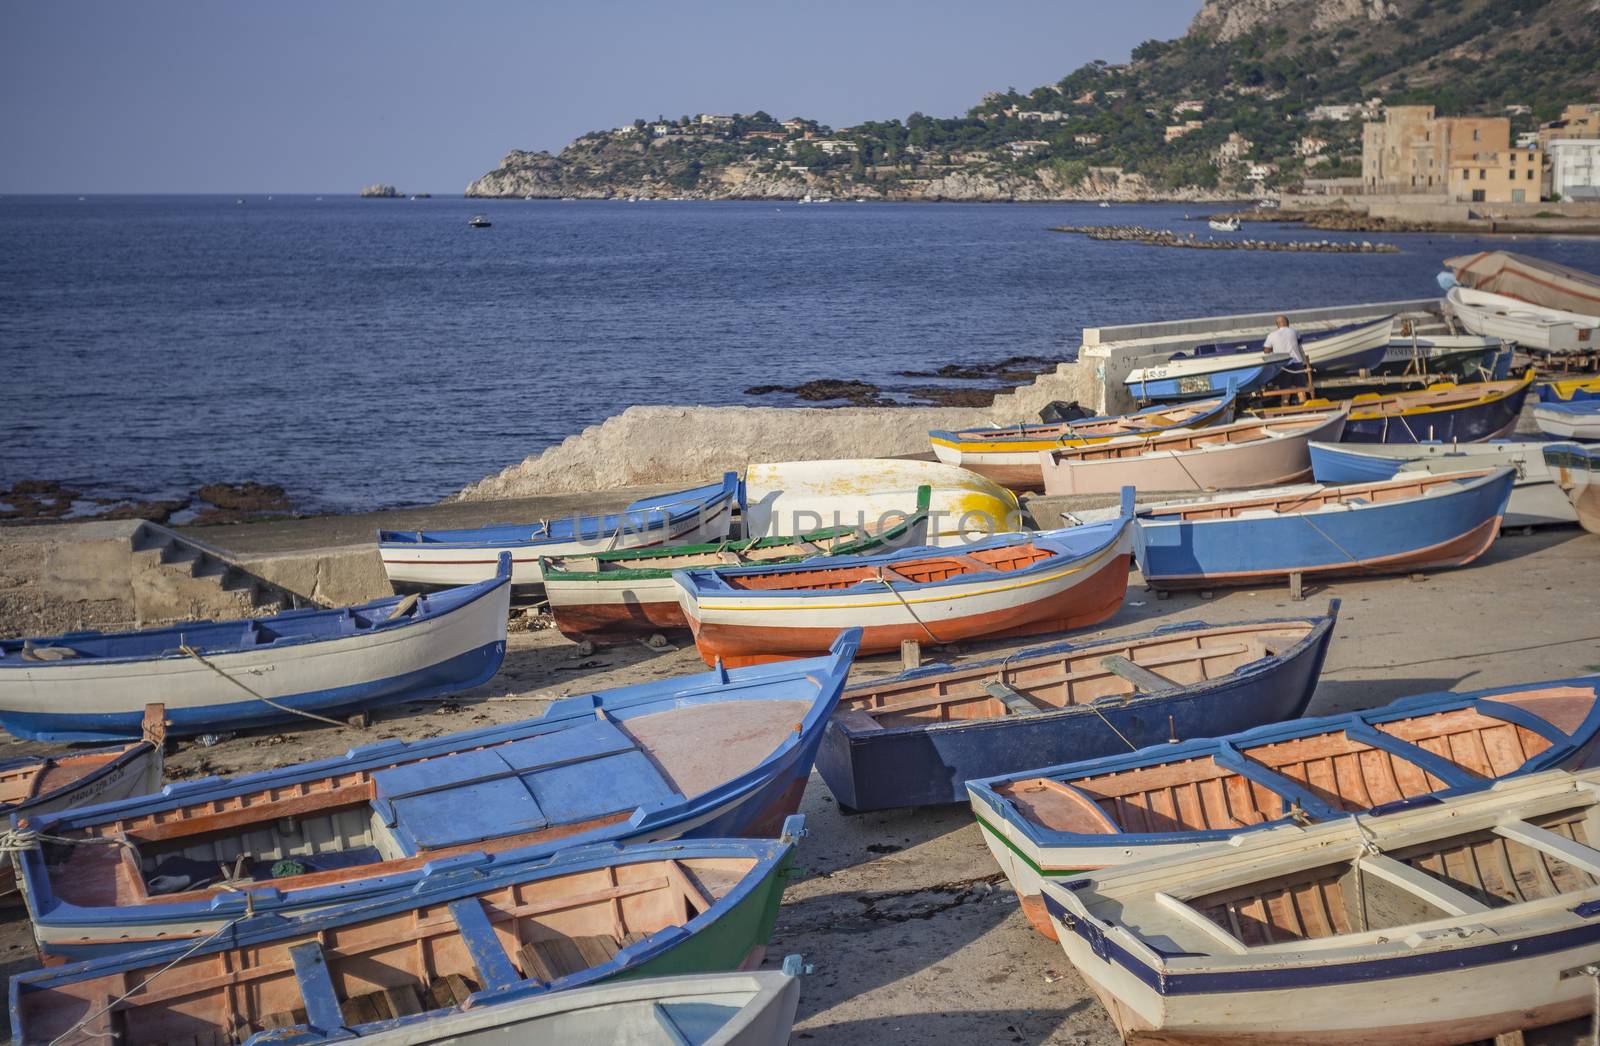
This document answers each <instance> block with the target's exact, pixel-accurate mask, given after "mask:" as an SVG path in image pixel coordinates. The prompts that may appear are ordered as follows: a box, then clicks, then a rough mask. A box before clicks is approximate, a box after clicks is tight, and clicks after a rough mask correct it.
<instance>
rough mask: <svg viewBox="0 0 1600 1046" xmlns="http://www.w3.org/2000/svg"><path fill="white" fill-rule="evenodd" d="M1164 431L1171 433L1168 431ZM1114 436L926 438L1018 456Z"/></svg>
mask: <svg viewBox="0 0 1600 1046" xmlns="http://www.w3.org/2000/svg"><path fill="white" fill-rule="evenodd" d="M1164 431H1169V432H1170V431H1171V430H1170V429H1167V430H1164ZM1121 435H1123V436H1130V435H1138V433H1129V432H1124V433H1121ZM1116 438H1117V437H1116V436H1074V437H1072V438H1071V439H1065V440H1062V439H1019V440H1009V441H1007V442H1004V443H1000V442H991V441H989V440H984V441H982V442H978V441H975V440H948V439H935V438H934V437H932V436H929V437H928V442H930V443H932V444H933V445H934V446H936V447H949V448H950V449H952V450H959V451H960V452H961V453H963V454H1020V453H1026V452H1027V451H1040V450H1057V449H1061V450H1069V449H1071V448H1073V447H1092V446H1094V445H1095V444H1096V443H1105V442H1107V441H1108V440H1113V439H1116Z"/></svg>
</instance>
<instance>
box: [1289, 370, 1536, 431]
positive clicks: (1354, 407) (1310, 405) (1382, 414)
mask: <svg viewBox="0 0 1600 1046" xmlns="http://www.w3.org/2000/svg"><path fill="white" fill-rule="evenodd" d="M1532 384H1533V372H1532V371H1529V372H1528V373H1527V374H1526V375H1524V376H1523V378H1522V380H1520V381H1518V382H1517V384H1515V385H1513V386H1512V387H1511V388H1509V389H1506V390H1505V391H1503V392H1495V393H1491V394H1489V395H1484V396H1479V397H1478V398H1477V399H1475V400H1465V401H1461V402H1456V403H1441V404H1439V405H1437V406H1421V407H1407V408H1406V409H1405V410H1401V411H1365V412H1363V411H1362V410H1361V407H1362V402H1361V401H1362V399H1363V398H1364V397H1362V396H1357V397H1356V398H1355V399H1353V400H1350V401H1349V404H1350V420H1352V421H1356V420H1366V419H1368V418H1408V417H1412V416H1414V415H1417V414H1437V413H1438V412H1440V411H1445V410H1461V409H1462V408H1464V407H1481V406H1483V405H1484V404H1486V403H1498V402H1499V401H1501V400H1503V399H1506V398H1507V397H1509V396H1515V395H1516V394H1517V393H1518V392H1520V391H1522V390H1523V389H1525V388H1527V387H1528V386H1529V385H1532ZM1466 387H1467V386H1464V385H1455V384H1452V383H1450V382H1441V383H1440V384H1438V385H1430V386H1429V387H1428V388H1427V390H1426V391H1428V392H1439V391H1443V390H1445V389H1460V388H1466ZM1368 395H1369V396H1371V397H1372V398H1373V399H1382V398H1383V397H1381V396H1378V395H1375V394H1371V393H1369V394H1368ZM1398 395H1402V396H1403V395H1405V393H1403V392H1402V393H1398ZM1341 405H1342V401H1337V400H1325V399H1315V400H1307V401H1306V402H1304V403H1302V404H1300V405H1299V406H1296V407H1278V408H1274V409H1273V410H1272V411H1268V412H1266V413H1269V414H1273V413H1277V412H1278V411H1284V412H1292V411H1298V412H1305V411H1317V410H1335V409H1337V408H1338V407H1340V406H1341Z"/></svg>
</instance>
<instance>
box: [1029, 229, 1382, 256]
mask: <svg viewBox="0 0 1600 1046" xmlns="http://www.w3.org/2000/svg"><path fill="white" fill-rule="evenodd" d="M1050 231H1051V232H1068V233H1076V234H1078V235H1081V236H1087V237H1089V239H1091V240H1111V241H1119V242H1123V243H1143V244H1148V245H1149V246H1151V247H1187V248H1189V249H1191V250H1200V251H1289V252H1306V253H1317V254H1394V253H1395V252H1397V251H1399V250H1400V248H1398V247H1396V246H1394V245H1393V244H1390V243H1371V242H1369V241H1367V240H1362V241H1361V242H1360V243H1346V242H1341V241H1336V240H1250V239H1243V240H1219V239H1215V238H1212V237H1207V238H1206V239H1201V238H1200V237H1198V236H1196V235H1195V234H1194V233H1192V232H1191V233H1188V234H1187V235H1185V234H1180V233H1176V232H1173V231H1172V230H1171V229H1147V228H1145V227H1144V226H1142V225H1057V226H1055V227H1053V228H1052V229H1051V230H1050Z"/></svg>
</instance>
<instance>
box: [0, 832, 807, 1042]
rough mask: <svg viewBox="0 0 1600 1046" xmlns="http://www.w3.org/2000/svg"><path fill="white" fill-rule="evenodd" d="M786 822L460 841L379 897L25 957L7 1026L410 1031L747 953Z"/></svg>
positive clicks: (138, 1033)
mask: <svg viewBox="0 0 1600 1046" xmlns="http://www.w3.org/2000/svg"><path fill="white" fill-rule="evenodd" d="M802 824H803V819H801V818H799V817H796V818H793V819H792V821H791V823H790V824H788V825H786V826H785V832H784V835H783V837H782V838H781V839H778V840H761V841H756V840H749V841H744V840H726V839H719V840H706V841H701V842H681V841H680V842H674V843H671V844H661V843H655V844H644V845H640V846H632V847H627V848H625V849H623V848H618V847H615V846H583V847H577V848H574V849H572V850H568V851H564V852H562V853H561V854H558V855H557V856H555V857H553V858H550V859H547V860H527V859H525V858H522V857H520V855H519V854H518V853H517V852H515V851H513V852H510V853H501V854H482V853H468V854H462V855H460V856H458V857H455V858H453V859H451V860H447V861H439V862H436V863H434V864H431V865H429V866H428V869H427V870H426V871H425V872H424V873H423V874H422V875H421V876H420V877H419V878H418V879H417V881H416V883H415V885H414V886H412V887H411V889H409V890H407V891H406V892H404V893H402V894H395V895H392V896H390V897H387V898H384V899H382V900H379V901H375V902H369V903H365V904H342V905H337V906H335V907H332V908H329V909H326V910H324V911H321V912H316V913H312V914H309V915H304V916H301V917H299V918H294V919H282V918H277V917H273V916H267V917H257V918H252V917H250V916H249V915H244V916H243V917H241V918H238V919H236V920H235V921H233V922H232V923H231V925H229V926H228V928H227V930H226V932H224V933H219V934H217V935H216V937H215V939H209V940H201V941H175V942H163V943H161V944H158V945H155V946H153V947H150V948H147V949H145V950H142V951H137V952H133V953H129V954H122V955H111V956H101V957H98V958H94V959H90V960H88V961H85V962H79V963H73V964H71V965H67V966H58V967H55V968H51V969H45V970H40V971H36V972H34V973H33V974H31V975H28V976H25V977H23V978H20V979H18V980H17V981H16V982H15V983H14V984H13V986H12V999H13V1000H14V1002H13V1005H12V1007H11V1019H12V1030H13V1041H14V1042H17V1043H19V1044H20V1043H41V1044H43V1043H50V1042H54V1041H58V1040H60V1039H63V1038H66V1039H74V1038H76V1037H80V1036H81V1037H84V1038H88V1039H94V1038H106V1039H110V1040H111V1041H113V1042H123V1043H130V1044H139V1043H170V1042H174V1041H181V1042H191V1043H192V1042H205V1043H216V1042H223V1043H226V1042H245V1041H250V1042H261V1043H264V1042H267V1041H273V1042H279V1041H285V1040H292V1041H294V1042H297V1043H317V1042H334V1041H350V1040H351V1039H352V1038H355V1037H359V1038H360V1039H362V1040H363V1041H364V1040H365V1039H366V1038H367V1035H368V1033H372V1034H374V1035H375V1036H377V1037H378V1039H379V1041H384V1042H389V1041H399V1042H414V1041H422V1042H426V1041H430V1040H431V1039H432V1038H433V1035H434V1033H435V1031H436V1029H435V1028H433V1027H430V1025H431V1024H432V1022H433V1021H435V1020H438V1019H443V1020H445V1021H447V1022H448V1021H450V1020H452V1019H456V1020H457V1021H458V1022H459V1018H460V1017H461V1016H462V1015H465V1014H472V1015H480V1014H482V1015H487V1016H490V1019H491V1020H493V1019H497V1018H498V1017H500V1016H504V1017H506V1018H510V1017H511V1016H512V1014H513V1012H514V1009H513V1008H514V1007H516V1006H517V1005H518V1004H519V1003H525V1002H528V1001H531V1000H537V999H541V998H544V997H547V996H550V995H558V996H559V994H560V993H562V992H564V991H566V990H568V989H572V988H581V987H585V986H589V985H595V984H602V983H606V982H609V981H613V980H619V979H623V978H639V977H650V976H653V975H660V974H669V973H702V972H704V973H710V972H719V971H724V970H734V969H738V968H740V967H741V966H746V965H752V966H753V965H754V964H757V963H759V962H760V961H761V957H762V954H763V953H764V952H765V950H766V944H767V940H768V938H769V937H770V936H771V933H772V924H773V921H774V919H775V918H776V917H777V913H778V905H779V902H780V900H781V898H782V895H783V887H784V884H785V882H784V881H785V878H786V875H785V873H786V871H787V869H788V866H789V863H790V859H791V856H792V853H793V850H794V844H795V842H796V840H797V838H798V835H799V833H800V831H801V827H802ZM134 988H139V989H141V990H137V991H132V992H131V993H130V989H134ZM124 996H125V997H124ZM113 999H116V1000H117V1001H116V1002H115V1003H112V1002H111V1000H113ZM415 1034H421V1035H422V1036H424V1037H423V1038H421V1039H418V1038H415V1037H414V1035H415ZM498 1041H501V1042H506V1041H528V1040H526V1039H517V1040H508V1039H505V1038H501V1039H499V1040H498Z"/></svg>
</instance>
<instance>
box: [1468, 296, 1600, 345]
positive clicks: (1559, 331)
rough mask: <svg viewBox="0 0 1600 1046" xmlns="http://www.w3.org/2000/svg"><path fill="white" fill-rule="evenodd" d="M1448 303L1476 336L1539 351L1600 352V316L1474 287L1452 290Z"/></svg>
mask: <svg viewBox="0 0 1600 1046" xmlns="http://www.w3.org/2000/svg"><path fill="white" fill-rule="evenodd" d="M1445 300H1446V301H1447V302H1448V303H1449V306H1450V312H1451V313H1452V314H1454V316H1455V318H1456V320H1457V321H1458V322H1460V324H1461V326H1463V327H1465V328H1466V329H1467V330H1468V331H1470V332H1471V333H1473V334H1481V335H1484V336H1485V337H1491V338H1505V339H1507V340H1508V341H1514V342H1516V343H1517V344H1519V345H1521V346H1523V347H1524V348H1529V349H1537V350H1538V351H1540V352H1554V353H1571V352H1591V351H1593V350H1595V349H1600V333H1597V329H1600V317H1596V316H1588V315H1584V314H1583V313H1577V312H1563V311H1562V310H1561V309H1551V308H1546V307H1545V306H1543V305H1534V304H1532V303H1531V302H1525V301H1521V300H1519V299H1517V298H1508V297H1506V296H1505V295H1503V294H1491V293H1489V292H1488V291H1479V290H1473V289H1472V288H1471V287H1460V286H1456V287H1451V288H1450V291H1449V294H1448V295H1447V296H1446V298H1445Z"/></svg>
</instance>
